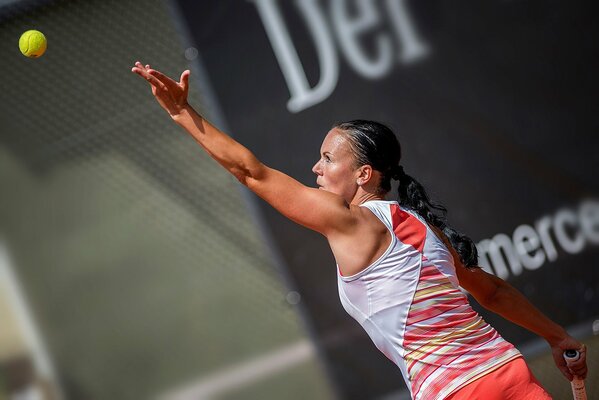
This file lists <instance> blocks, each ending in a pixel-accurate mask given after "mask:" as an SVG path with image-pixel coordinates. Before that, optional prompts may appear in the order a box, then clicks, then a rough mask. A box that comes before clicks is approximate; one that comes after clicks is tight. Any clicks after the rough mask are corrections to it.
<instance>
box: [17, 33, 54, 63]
mask: <svg viewBox="0 0 599 400" xmlns="http://www.w3.org/2000/svg"><path fill="white" fill-rule="evenodd" d="M47 47H48V42H47V40H46V37H45V36H44V34H43V33H41V32H40V31H36V30H35V29H32V30H29V31H26V32H24V33H23V34H22V35H21V37H20V38H19V49H20V50H21V53H23V55H25V56H27V57H29V58H37V57H40V56H41V55H42V54H44V52H45V51H46V48H47Z"/></svg>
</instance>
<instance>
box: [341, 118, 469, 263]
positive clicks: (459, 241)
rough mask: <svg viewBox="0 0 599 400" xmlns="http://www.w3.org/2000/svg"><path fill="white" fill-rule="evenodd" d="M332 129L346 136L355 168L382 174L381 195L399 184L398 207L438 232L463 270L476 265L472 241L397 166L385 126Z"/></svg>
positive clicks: (359, 123) (358, 123) (393, 140)
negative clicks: (393, 184)
mask: <svg viewBox="0 0 599 400" xmlns="http://www.w3.org/2000/svg"><path fill="white" fill-rule="evenodd" d="M335 127H336V128H338V129H341V130H342V131H344V132H345V133H346V134H347V137H348V139H349V141H350V144H351V147H352V150H353V152H354V155H355V157H356V162H357V164H358V166H361V165H366V164H368V165H371V166H372V168H373V169H375V170H377V171H380V172H381V173H382V176H381V182H380V183H379V190H380V191H381V192H382V193H387V192H389V191H390V190H391V179H393V180H397V181H399V189H398V192H399V199H398V200H399V204H401V205H402V206H404V207H406V208H409V209H412V210H414V211H415V212H416V213H417V214H418V215H420V216H421V217H422V218H424V219H425V221H426V222H427V223H428V224H429V225H432V226H434V227H436V228H438V229H440V230H441V231H442V232H443V234H444V235H445V236H446V237H447V239H448V240H449V243H450V244H451V246H452V247H453V248H454V250H455V251H456V252H457V253H458V255H459V256H460V260H461V261H462V263H463V264H464V265H465V266H466V267H477V266H478V252H477V250H476V246H475V245H474V242H473V241H472V239H470V238H469V237H468V236H466V235H463V234H461V233H460V232H458V231H456V230H455V229H453V228H452V227H450V226H449V225H448V224H447V221H446V214H447V209H446V208H445V207H443V206H442V205H441V204H438V203H435V202H433V201H431V199H430V198H429V197H428V194H427V193H426V190H425V189H424V187H423V186H422V185H421V184H420V183H419V182H418V181H417V180H416V179H414V178H413V177H411V176H410V175H408V174H406V173H405V171H404V170H403V167H402V166H400V165H399V161H400V159H401V146H400V145H399V141H398V140H397V137H396V136H395V134H394V133H393V132H392V131H391V130H390V129H389V128H388V127H387V126H385V125H383V124H381V123H378V122H375V121H366V120H354V121H348V122H343V123H340V124H337V125H336V126H335Z"/></svg>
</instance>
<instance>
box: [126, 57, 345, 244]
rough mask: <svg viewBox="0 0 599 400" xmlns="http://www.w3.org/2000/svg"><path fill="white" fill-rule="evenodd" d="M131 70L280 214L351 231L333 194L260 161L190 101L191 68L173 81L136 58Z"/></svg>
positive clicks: (326, 229) (324, 229)
mask: <svg viewBox="0 0 599 400" xmlns="http://www.w3.org/2000/svg"><path fill="white" fill-rule="evenodd" d="M132 72H134V73H136V74H138V75H140V76H141V77H143V78H144V79H146V80H147V81H148V83H149V84H150V85H151V87H152V94H153V95H154V97H155V98H156V100H157V101H158V103H159V104H160V105H161V106H162V108H163V109H165V110H166V111H167V112H168V114H169V115H170V117H171V118H172V119H173V121H175V122H176V123H177V124H178V125H179V126H181V127H182V128H183V129H185V130H186V131H187V133H188V134H190V135H191V136H192V137H193V138H194V139H195V140H196V142H198V144H200V145H201V146H202V147H203V148H204V150H205V151H206V152H207V153H208V154H209V155H210V156H211V157H212V158H214V159H215V160H216V161H217V162H218V163H219V164H220V165H222V166H223V167H224V168H225V169H226V170H227V171H229V172H230V173H231V174H233V175H234V176H235V177H236V178H237V179H238V180H239V181H240V182H241V183H242V184H244V185H246V186H247V187H248V188H249V189H250V190H252V191H253V192H254V193H256V194H257V195H258V196H260V197H261V198H263V199H264V200H265V201H266V202H268V203H269V204H270V205H271V206H273V207H274V208H275V209H276V210H278V211H279V212H280V213H281V214H283V215H284V216H286V217H287V218H289V219H291V220H292V221H294V222H296V223H299V224H301V225H303V226H305V227H307V228H310V229H312V230H315V231H317V232H320V233H322V234H324V235H325V236H327V235H329V234H331V233H333V232H336V231H344V230H347V229H351V227H352V225H354V223H355V218H354V217H353V215H352V213H351V211H350V208H349V205H348V204H347V203H346V202H345V201H344V200H343V199H342V198H341V197H340V196H337V195H335V194H332V193H329V192H326V191H323V190H318V189H315V188H309V187H307V186H305V185H302V184H301V183H300V182H298V181H297V180H295V179H293V178H291V177H290V176H288V175H286V174H284V173H282V172H280V171H277V170H275V169H273V168H269V167H268V166H266V165H264V164H263V163H261V162H260V161H259V160H258V159H257V158H256V156H255V155H254V154H253V153H252V152H251V151H250V150H248V149H247V148H246V147H244V146H243V145H242V144H240V143H239V142H237V141H235V140H234V139H233V138H231V137H230V136H228V135H226V134H225V133H223V132H221V131H220V130H219V129H218V128H216V127H215V126H214V125H212V124H211V123H210V122H208V121H207V120H206V119H204V118H203V117H202V116H201V115H200V114H198V113H197V112H196V111H195V110H194V109H193V108H192V107H191V106H190V105H189V104H188V103H187V93H188V88H189V71H184V72H183V74H182V75H181V78H180V81H179V82H175V81H174V80H172V79H171V78H169V77H167V76H165V75H164V74H162V73H161V72H159V71H157V70H154V69H151V68H150V66H149V65H145V66H144V65H142V64H141V63H139V62H137V63H136V64H135V67H133V68H132Z"/></svg>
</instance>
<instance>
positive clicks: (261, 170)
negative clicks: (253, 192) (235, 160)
mask: <svg viewBox="0 0 599 400" xmlns="http://www.w3.org/2000/svg"><path fill="white" fill-rule="evenodd" d="M230 172H231V174H233V176H234V177H235V178H236V179H237V180H238V181H239V182H240V183H241V184H242V185H244V186H247V187H248V188H249V189H252V185H253V184H254V183H257V182H260V181H261V180H263V179H264V178H265V175H266V168H265V166H264V164H261V163H259V164H255V165H252V166H248V165H247V164H240V165H237V166H235V167H234V168H232V169H231V170H230Z"/></svg>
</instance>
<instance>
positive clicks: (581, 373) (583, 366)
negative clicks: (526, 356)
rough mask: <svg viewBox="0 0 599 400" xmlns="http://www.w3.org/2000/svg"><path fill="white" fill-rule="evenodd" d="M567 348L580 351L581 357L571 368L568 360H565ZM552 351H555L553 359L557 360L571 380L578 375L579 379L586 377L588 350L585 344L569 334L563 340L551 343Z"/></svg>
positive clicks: (558, 365) (559, 366) (557, 363)
mask: <svg viewBox="0 0 599 400" xmlns="http://www.w3.org/2000/svg"><path fill="white" fill-rule="evenodd" d="M566 350H578V352H579V353H580V358H579V359H578V360H577V361H574V362H573V363H572V364H571V365H570V367H569V368H568V366H567V365H566V361H565V360H564V351H566ZM551 352H552V353H553V360H554V361H555V364H556V365H557V367H558V368H559V370H560V371H561V372H562V374H564V376H565V377H566V378H567V379H568V380H569V381H571V380H572V379H574V377H577V378H579V379H585V378H586V376H587V362H586V358H587V357H586V353H587V350H586V346H585V345H584V344H582V343H580V342H579V341H577V340H576V339H574V338H572V337H570V336H568V337H566V338H565V339H563V340H562V341H561V342H559V343H557V344H554V345H551Z"/></svg>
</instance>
